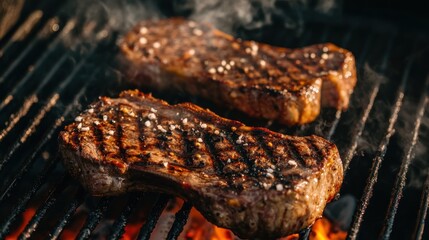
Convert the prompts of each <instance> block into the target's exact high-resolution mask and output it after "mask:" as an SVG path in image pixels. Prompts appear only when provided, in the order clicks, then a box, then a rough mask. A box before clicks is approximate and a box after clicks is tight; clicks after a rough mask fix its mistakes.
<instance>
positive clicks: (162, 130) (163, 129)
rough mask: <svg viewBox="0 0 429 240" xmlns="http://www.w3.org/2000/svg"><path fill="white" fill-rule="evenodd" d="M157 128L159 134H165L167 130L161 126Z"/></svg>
mask: <svg viewBox="0 0 429 240" xmlns="http://www.w3.org/2000/svg"><path fill="white" fill-rule="evenodd" d="M157 128H158V130H159V131H161V132H164V133H165V132H167V130H165V128H164V127H163V126H161V125H158V126H157Z"/></svg>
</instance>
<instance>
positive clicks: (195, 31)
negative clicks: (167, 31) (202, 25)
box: [192, 28, 203, 36]
mask: <svg viewBox="0 0 429 240" xmlns="http://www.w3.org/2000/svg"><path fill="white" fill-rule="evenodd" d="M192 33H193V34H194V35H197V36H201V35H203V31H201V29H198V28H195V29H194V30H192Z"/></svg>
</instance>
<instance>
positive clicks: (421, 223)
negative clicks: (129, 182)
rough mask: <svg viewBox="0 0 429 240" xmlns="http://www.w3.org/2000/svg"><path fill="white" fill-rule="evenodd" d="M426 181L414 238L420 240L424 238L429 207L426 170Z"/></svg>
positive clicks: (428, 176)
mask: <svg viewBox="0 0 429 240" xmlns="http://www.w3.org/2000/svg"><path fill="white" fill-rule="evenodd" d="M426 176H427V177H426V181H425V185H424V189H423V192H422V197H421V200H420V207H419V213H418V216H417V223H416V229H415V230H414V234H413V237H412V239H416V240H420V239H422V238H423V232H424V230H425V221H426V216H427V213H428V208H429V172H428V171H427V170H426Z"/></svg>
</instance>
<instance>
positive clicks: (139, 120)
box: [136, 110, 148, 163]
mask: <svg viewBox="0 0 429 240" xmlns="http://www.w3.org/2000/svg"><path fill="white" fill-rule="evenodd" d="M137 116H138V117H137V118H136V124H137V130H138V131H139V151H140V152H143V150H144V149H145V140H146V136H145V135H144V127H143V121H144V119H143V117H142V116H143V111H142V110H138V111H137ZM138 157H139V158H140V159H141V160H142V161H143V163H147V160H148V157H147V156H144V155H143V154H139V155H138Z"/></svg>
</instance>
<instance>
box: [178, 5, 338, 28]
mask: <svg viewBox="0 0 429 240" xmlns="http://www.w3.org/2000/svg"><path fill="white" fill-rule="evenodd" d="M174 2H175V3H176V4H174V8H175V9H176V11H177V12H189V13H190V18H192V19H194V20H196V21H204V22H210V23H212V24H213V25H214V26H216V27H217V28H219V29H222V30H223V31H225V32H229V33H234V32H235V30H236V29H237V28H244V29H247V30H255V29H260V28H263V27H265V26H269V25H272V24H273V23H276V24H279V25H282V26H283V27H284V28H285V29H289V30H291V29H293V30H296V31H297V32H301V31H302V28H303V25H304V16H303V14H304V13H306V12H311V11H312V12H317V13H319V14H327V15H332V14H333V13H336V12H338V11H339V7H338V6H340V4H339V2H340V1H339V0H319V1H311V0H235V1H223V0H189V1H177V0H176V1H174Z"/></svg>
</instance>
